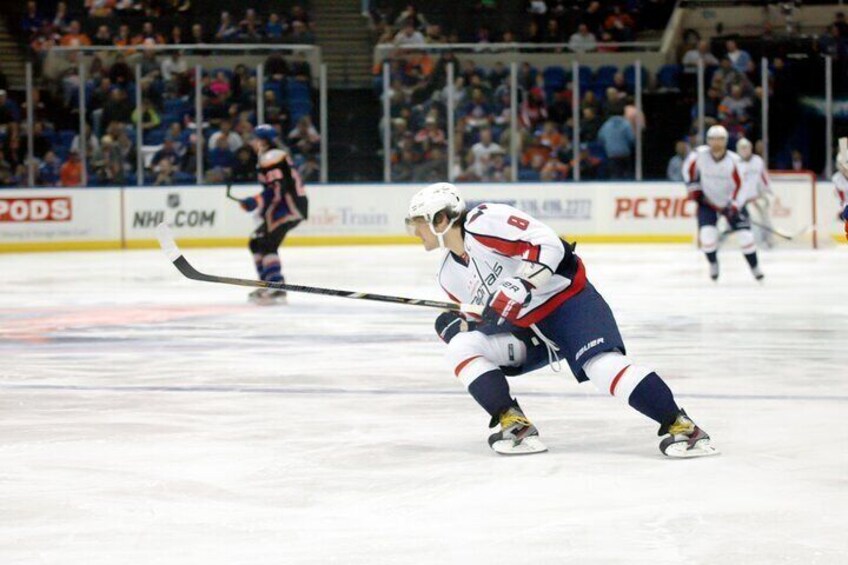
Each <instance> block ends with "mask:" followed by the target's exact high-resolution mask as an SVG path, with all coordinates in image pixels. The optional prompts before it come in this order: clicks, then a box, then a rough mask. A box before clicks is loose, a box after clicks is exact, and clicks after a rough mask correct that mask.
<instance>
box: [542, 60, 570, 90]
mask: <svg viewBox="0 0 848 565" xmlns="http://www.w3.org/2000/svg"><path fill="white" fill-rule="evenodd" d="M542 77H543V78H544V79H545V90H546V91H548V92H556V91H558V90H562V89H563V88H565V84H566V83H567V82H568V74H567V73H566V72H565V69H563V68H562V67H555V66H551V67H545V70H544V71H542Z"/></svg>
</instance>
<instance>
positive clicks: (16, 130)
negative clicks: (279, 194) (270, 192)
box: [0, 0, 320, 186]
mask: <svg viewBox="0 0 848 565" xmlns="http://www.w3.org/2000/svg"><path fill="white" fill-rule="evenodd" d="M135 4H138V3H132V2H112V1H109V0H106V1H100V0H90V1H88V2H86V8H87V10H88V14H87V16H88V17H97V18H101V20H102V18H108V17H114V16H116V15H117V13H118V12H119V11H120V10H134V9H135V8H134V6H135ZM188 5H189V3H188V2H187V1H183V2H173V3H171V5H170V7H171V9H174V10H179V9H180V7H181V6H182V7H185V6H188ZM162 9H165V8H164V7H163V8H162ZM146 15H147V16H156V14H155V13H147V14H146ZM51 16H52V17H42V16H41V15H40V12H39V11H38V7H37V5H36V3H35V2H29V3H28V6H27V14H26V16H25V17H24V19H23V22H22V28H23V30H24V31H25V32H28V33H30V34H32V35H31V45H32V46H33V51H34V52H36V53H39V54H46V53H47V51H48V50H49V48H50V46H52V45H63V46H70V47H74V46H88V45H95V46H97V45H102V46H112V45H116V46H123V47H134V48H132V49H125V50H123V51H121V52H116V51H102V52H101V51H95V52H89V53H88V54H85V55H81V54H80V53H78V52H72V53H66V54H63V55H61V56H59V57H58V58H57V60H58V62H57V61H53V62H52V63H51V64H50V65H42V66H41V68H42V69H43V72H41V73H40V74H39V76H38V82H37V84H38V85H39V86H40V88H37V89H36V90H34V91H33V93H32V96H33V106H34V108H33V110H34V112H33V117H34V126H33V141H34V143H33V145H34V156H35V160H36V161H35V164H34V167H35V171H36V183H37V184H38V185H48V186H50V185H61V186H77V185H79V184H81V182H82V180H83V171H82V162H83V160H82V159H81V154H80V152H81V151H82V150H83V148H84V151H85V157H86V159H85V160H86V162H87V171H86V173H87V177H88V184H90V185H98V184H99V185H123V184H135V183H136V182H137V176H136V172H137V162H136V156H137V154H138V151H137V150H140V151H141V154H142V157H143V163H144V177H145V178H144V182H145V183H147V184H174V183H189V182H195V180H196V177H195V173H196V170H197V152H196V147H197V144H198V136H199V135H200V145H201V147H202V148H203V159H204V163H203V170H204V180H205V181H207V182H223V181H232V182H248V181H253V180H255V178H256V155H255V154H254V153H253V150H252V149H251V147H250V143H249V141H250V140H251V139H252V135H253V129H254V127H255V126H256V119H257V114H256V112H257V79H256V76H255V70H254V69H249V68H248V67H247V66H245V65H244V64H237V65H234V66H232V67H227V66H221V67H218V68H214V69H205V70H204V72H203V74H202V78H201V85H200V86H201V92H202V99H201V107H202V110H203V119H202V120H200V125H198V123H197V122H198V120H197V119H196V116H195V99H194V93H195V86H196V85H195V73H194V66H193V64H191V65H190V64H189V62H188V61H187V60H186V55H184V54H183V52H182V51H180V50H176V49H175V50H165V51H162V50H157V49H154V48H153V47H154V46H155V45H159V44H162V43H167V42H169V41H173V42H175V43H181V44H183V43H193V42H204V43H205V42H207V41H209V42H221V41H230V40H232V41H240V40H242V39H243V38H241V37H239V36H238V34H236V35H235V36H230V35H229V28H230V27H231V26H229V25H228V22H229V15H228V14H227V13H226V12H225V13H223V14H222V15H221V22H222V25H221V27H220V28H219V29H218V30H217V32H216V34H215V35H214V36H210V37H206V36H205V35H202V37H201V38H197V37H194V39H196V41H192V40H182V39H181V38H180V37H179V35H180V34H179V33H176V32H175V31H174V30H171V35H169V36H168V39H167V40H166V39H165V37H163V36H162V34H161V33H160V31H159V30H157V29H156V28H155V26H154V24H153V22H152V21H145V22H144V23H143V24H142V25H141V27H140V29H139V31H138V33H136V34H133V33H131V31H130V30H129V27H128V25H126V24H121V25H120V26H119V27H118V29H117V30H114V33H113V29H112V28H111V27H109V26H108V25H107V24H105V23H103V24H100V25H99V26H98V27H97V33H96V34H95V36H94V38H93V39H91V38H89V37H88V35H87V34H85V33H84V32H82V31H81V25H80V22H79V20H77V19H73V18H72V17H71V16H69V15H68V13H67V8H66V6H65V4H64V3H63V2H60V3H59V4H58V6H57V10H56V13H55V14H52V15H51ZM245 18H246V19H247V20H249V21H250V22H251V26H248V27H249V28H250V29H254V28H258V27H261V28H262V29H263V30H266V29H270V30H271V31H274V32H277V31H281V32H283V33H288V32H289V31H291V30H292V29H293V28H297V27H299V26H300V25H301V24H302V25H304V26H310V25H311V24H310V22H309V18H308V16H307V15H306V13H305V12H303V11H302V10H301V9H298V8H297V7H296V8H295V9H293V10H292V13H291V17H288V16H287V17H286V18H285V20H281V18H280V17H279V16H278V15H276V14H271V15H270V16H269V18H268V21H267V22H261V21H260V20H259V19H258V16H257V15H256V12H255V11H254V10H252V9H248V10H247V11H246V13H245ZM296 22H301V24H297V25H295V24H296ZM197 25H199V24H197ZM234 27H235V28H236V29H241V28H242V27H243V26H241V25H240V24H239V25H236V26H234ZM198 31H200V32H201V34H202V30H198V28H197V26H193V29H192V34H193V36H194V34H195V33H196V32H198ZM45 34H46V35H48V36H49V40H47V41H46V42H44V41H43V36H45ZM263 34H264V32H263ZM224 36H226V37H224ZM262 40H263V41H267V39H265V35H263V39H262ZM259 60H261V59H259ZM259 60H258V61H259ZM80 61H82V65H83V67H84V69H85V84H84V89H83V90H84V92H85V98H86V100H85V102H86V104H85V108H86V115H85V124H86V126H85V131H84V133H83V135H82V138H83V139H82V140H81V139H80V132H79V129H80V116H79V110H78V109H79V92H80V86H81V85H80V76H79V62H80ZM224 61H225V59H223V58H221V57H218V58H217V60H216V63H220V64H221V65H225V62H224ZM258 61H257V62H258ZM44 62H45V61H44V59H42V63H44ZM136 65H138V66H139V67H140V69H141V76H142V78H141V81H140V87H141V100H140V101H139V103H138V104H137V103H136V100H135V97H136V78H135V67H136ZM48 66H49V68H47V67H48ZM264 68H265V79H264V80H265V82H264V92H263V98H264V100H263V102H264V110H265V123H269V124H271V125H273V126H274V127H276V128H277V129H278V130H279V132H280V139H281V141H282V143H283V144H284V145H285V146H286V147H288V148H289V150H290V151H291V153H292V155H293V158H294V161H295V164H296V166H297V167H298V169H299V171H300V172H301V174H302V175H303V176H304V177H305V178H306V180H317V178H318V173H319V170H320V164H319V161H318V158H319V145H320V134H319V133H318V131H317V130H316V128H315V127H314V125H313V118H312V116H313V108H314V104H313V98H314V92H313V89H312V87H311V83H312V76H311V68H310V66H309V64H308V63H307V62H306V60H305V59H304V58H303V57H301V56H292V57H288V58H286V57H283V56H282V55H281V54H280V53H278V52H273V53H271V54H270V55H268V56H267V58H266V59H265V60H264ZM0 75H2V74H1V73H0ZM3 82H4V79H3V78H2V76H0V87H2V86H4V84H3ZM26 111H27V108H26V103H25V102H22V101H20V100H18V101H16V100H15V99H13V98H12V97H10V96H9V95H8V94H7V92H6V90H5V88H0V186H20V185H25V184H26V183H27V177H28V168H27V162H26V155H27V147H28V140H27V136H28V133H27V132H26V125H25V114H26ZM139 130H140V132H141V138H142V146H141V147H140V148H137V147H136V140H137V133H138V132H139Z"/></svg>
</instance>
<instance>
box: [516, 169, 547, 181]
mask: <svg viewBox="0 0 848 565" xmlns="http://www.w3.org/2000/svg"><path fill="white" fill-rule="evenodd" d="M518 180H519V181H521V182H539V181H540V180H542V178H541V177H540V176H539V171H534V170H533V169H522V168H519V169H518Z"/></svg>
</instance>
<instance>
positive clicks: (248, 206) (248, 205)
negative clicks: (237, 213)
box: [239, 197, 258, 212]
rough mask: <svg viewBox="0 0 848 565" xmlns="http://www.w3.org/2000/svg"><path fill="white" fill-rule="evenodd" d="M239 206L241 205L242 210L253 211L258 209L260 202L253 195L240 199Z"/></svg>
mask: <svg viewBox="0 0 848 565" xmlns="http://www.w3.org/2000/svg"><path fill="white" fill-rule="evenodd" d="M239 206H241V208H242V210H244V211H245V212H253V211H254V210H256V206H258V203H257V202H256V199H255V198H252V197H251V198H245V199H243V200H239Z"/></svg>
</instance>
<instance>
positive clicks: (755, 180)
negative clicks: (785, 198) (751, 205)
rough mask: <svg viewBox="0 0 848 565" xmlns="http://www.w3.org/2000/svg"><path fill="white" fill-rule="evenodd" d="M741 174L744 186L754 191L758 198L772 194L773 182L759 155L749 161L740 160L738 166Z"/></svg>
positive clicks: (753, 156) (752, 156)
mask: <svg viewBox="0 0 848 565" xmlns="http://www.w3.org/2000/svg"><path fill="white" fill-rule="evenodd" d="M737 166H738V167H739V174H740V175H742V184H743V186H744V185H747V186H748V187H750V189H751V190H753V194H756V195H757V198H759V197H760V196H763V195H764V194H771V181H770V179H769V176H768V171H767V170H766V164H765V162H763V158H762V157H760V156H759V155H751V158H750V159H748V160H747V161H746V160H745V159H742V158H740V159H739V163H738V165H737Z"/></svg>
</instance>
